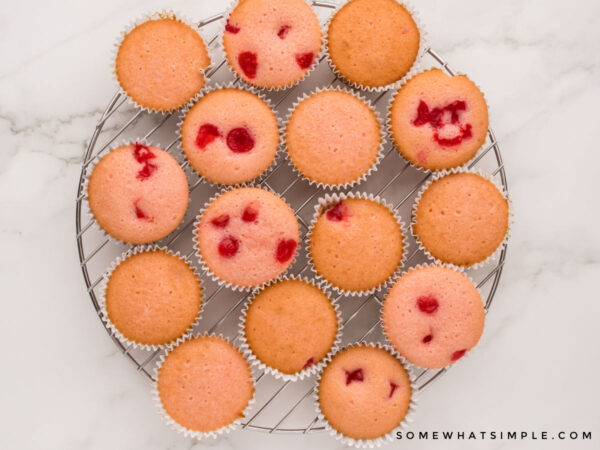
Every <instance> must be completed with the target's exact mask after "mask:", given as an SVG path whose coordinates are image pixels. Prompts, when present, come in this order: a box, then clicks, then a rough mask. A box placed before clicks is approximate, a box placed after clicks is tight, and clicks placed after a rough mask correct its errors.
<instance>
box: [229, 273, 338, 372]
mask: <svg viewBox="0 0 600 450" xmlns="http://www.w3.org/2000/svg"><path fill="white" fill-rule="evenodd" d="M286 280H299V281H304V282H306V283H309V284H312V285H313V286H315V287H317V288H318V289H319V290H321V291H322V292H323V293H324V294H325V295H326V296H327V298H328V299H329V302H330V303H331V305H332V306H333V308H334V310H335V314H336V318H337V333H336V336H335V339H334V342H333V344H332V345H331V348H330V349H329V351H328V352H327V354H326V355H325V356H324V357H323V358H322V359H321V360H320V361H318V362H317V363H315V364H312V365H311V366H309V367H307V368H306V369H303V370H301V371H300V372H296V373H294V374H286V373H283V372H280V371H279V370H277V369H275V368H273V367H270V366H268V365H267V364H265V363H263V362H262V361H261V360H260V359H259V358H258V357H257V356H256V355H255V354H254V352H253V351H252V348H251V347H250V345H249V344H248V341H247V340H246V333H245V325H246V314H247V312H248V308H249V307H250V305H251V304H252V302H253V301H254V299H255V298H256V296H257V295H259V294H260V293H261V292H262V290H261V291H257V292H255V293H253V294H252V296H251V297H250V298H249V299H248V300H247V301H246V303H245V305H244V308H243V309H242V312H241V316H240V322H239V325H238V328H239V334H238V337H239V342H240V349H241V350H242V351H243V352H244V356H245V357H246V359H247V360H248V361H250V363H251V364H252V365H253V366H255V367H257V368H258V369H259V370H261V371H263V372H265V373H268V374H271V375H273V376H274V377H275V378H277V379H278V380H282V381H292V382H293V381H297V380H303V379H304V378H308V377H311V376H312V375H314V374H316V373H317V372H319V371H320V370H321V369H322V368H323V367H324V366H325V365H326V364H327V363H329V361H331V357H332V356H333V354H334V353H335V352H336V351H337V349H338V348H339V345H340V343H341V341H342V329H343V324H342V316H341V313H340V309H339V305H338V303H337V302H336V301H334V300H333V299H331V297H330V296H329V295H328V294H327V292H325V291H324V290H323V289H322V283H316V282H315V281H314V280H310V279H308V278H306V277H302V276H297V275H291V276H287V275H286V276H283V277H281V279H279V280H277V281H274V282H271V283H268V284H267V285H266V286H265V287H269V286H272V285H274V284H276V283H280V282H282V281H286Z"/></svg>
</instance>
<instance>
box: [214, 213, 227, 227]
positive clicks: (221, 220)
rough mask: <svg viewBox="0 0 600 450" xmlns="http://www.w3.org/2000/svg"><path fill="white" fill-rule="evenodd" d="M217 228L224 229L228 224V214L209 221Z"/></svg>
mask: <svg viewBox="0 0 600 450" xmlns="http://www.w3.org/2000/svg"><path fill="white" fill-rule="evenodd" d="M210 223H212V224H213V225H214V226H215V227H217V228H225V227H226V226H227V224H228V223H229V214H221V215H220V216H218V217H215V218H214V219H213V220H211V221H210Z"/></svg>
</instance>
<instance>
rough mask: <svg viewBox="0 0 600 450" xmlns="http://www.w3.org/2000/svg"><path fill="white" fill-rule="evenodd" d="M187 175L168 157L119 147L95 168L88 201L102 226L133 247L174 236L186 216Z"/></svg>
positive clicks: (146, 149)
mask: <svg viewBox="0 0 600 450" xmlns="http://www.w3.org/2000/svg"><path fill="white" fill-rule="evenodd" d="M188 199H189V190H188V183H187V179H186V176H185V172H184V171H183V170H182V169H181V167H180V166H179V163H177V161H176V160H175V158H173V157H172V156H171V155H170V154H169V153H167V152H165V151H164V150H161V149H159V148H157V147H152V146H149V145H145V144H142V143H139V142H136V143H133V144H129V145H124V146H121V147H117V148H115V149H114V150H112V151H111V152H109V153H108V154H107V155H105V156H104V157H103V158H102V159H101V160H100V161H99V162H98V164H96V166H95V167H94V168H93V170H92V173H91V175H90V179H89V183H88V202H89V205H90V210H91V212H92V214H93V215H94V218H95V219H96V221H97V222H98V225H100V227H101V228H102V229H103V230H104V231H106V233H108V234H109V235H110V236H112V237H114V238H115V239H119V240H121V241H123V242H126V243H129V244H145V243H148V242H153V241H156V240H159V239H162V238H164V237H165V236H167V235H168V234H169V233H171V232H172V231H173V230H175V228H177V226H178V225H179V223H180V222H181V220H183V216H184V215H185V211H186V209H187V206H188Z"/></svg>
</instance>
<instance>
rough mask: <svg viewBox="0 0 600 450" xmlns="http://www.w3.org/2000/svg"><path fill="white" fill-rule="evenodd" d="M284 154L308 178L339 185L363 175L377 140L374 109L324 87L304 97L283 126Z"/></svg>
mask: <svg viewBox="0 0 600 450" xmlns="http://www.w3.org/2000/svg"><path fill="white" fill-rule="evenodd" d="M285 143H286V150H287V153H288V156H289V158H290V160H291V162H292V164H294V166H295V167H296V169H297V170H298V171H299V172H300V173H301V174H302V175H304V177H306V178H307V179H308V180H309V181H313V182H316V183H321V184H323V185H327V186H336V187H339V186H342V185H344V184H346V183H353V182H356V181H358V180H359V179H360V178H361V177H363V176H364V175H365V174H366V173H367V172H368V171H369V170H370V169H371V168H372V167H373V166H374V165H375V163H376V161H377V156H378V155H379V150H380V145H381V128H380V124H379V120H378V116H377V114H375V112H373V110H372V109H371V108H370V107H369V106H368V105H367V104H366V103H364V102H363V101H362V100H360V99H358V98H356V97H355V96H354V95H352V94H349V93H347V92H343V91H338V90H325V91H321V92H318V93H315V94H312V95H311V96H309V97H307V98H305V99H303V100H302V101H301V102H300V103H299V104H298V105H297V106H296V107H295V108H294V110H293V112H292V114H291V116H290V119H289V121H288V123H287V126H286V131H285Z"/></svg>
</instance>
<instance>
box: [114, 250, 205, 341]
mask: <svg viewBox="0 0 600 450" xmlns="http://www.w3.org/2000/svg"><path fill="white" fill-rule="evenodd" d="M105 300H106V313H107V319H108V320H109V321H110V323H111V324H112V325H113V326H114V327H115V328H116V329H117V330H118V331H119V332H120V333H121V335H122V336H123V337H124V338H125V339H127V340H128V341H130V342H135V343H137V344H140V345H165V344H168V343H170V342H173V341H174V340H176V339H177V338H179V337H180V336H182V335H183V334H184V333H186V332H187V331H188V330H189V329H190V328H191V326H192V325H193V323H194V322H195V321H196V319H197V317H198V314H199V313H200V309H201V306H202V287H201V285H200V281H199V280H198V277H197V276H196V274H195V273H194V270H193V269H192V268H191V267H190V266H189V265H188V264H187V263H186V261H185V260H183V259H181V258H179V257H178V256H175V255H173V254H171V253H167V252H166V251H164V250H158V249H157V250H148V251H144V252H141V253H136V254H134V255H131V256H128V257H127V258H126V259H125V260H123V261H122V262H120V263H119V265H118V266H117V267H116V268H115V269H114V270H113V271H112V272H111V274H110V276H109V278H108V283H107V285H106V292H105Z"/></svg>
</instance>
